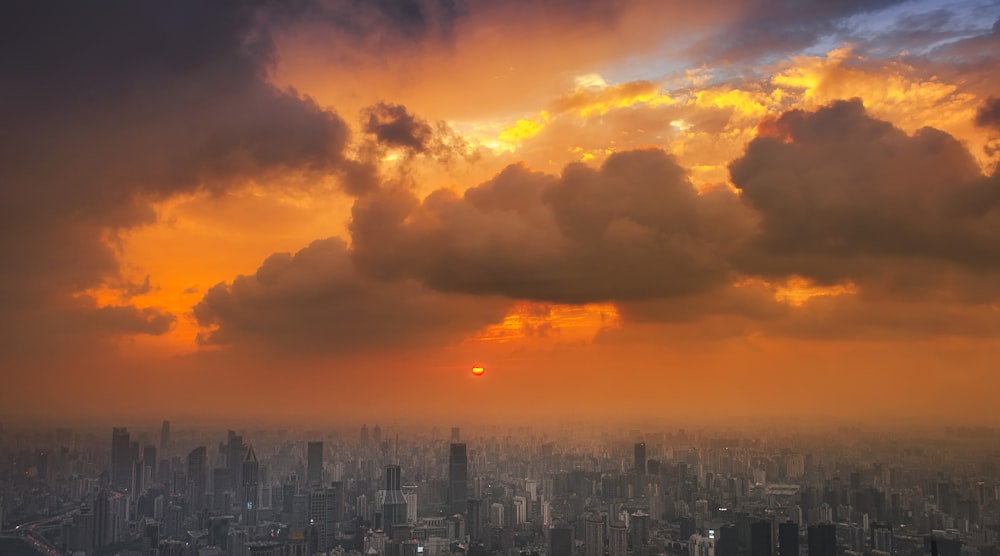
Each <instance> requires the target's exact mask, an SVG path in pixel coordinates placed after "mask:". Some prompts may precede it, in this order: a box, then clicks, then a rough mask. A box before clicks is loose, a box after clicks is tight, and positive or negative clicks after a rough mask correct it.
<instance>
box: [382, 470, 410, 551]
mask: <svg viewBox="0 0 1000 556" xmlns="http://www.w3.org/2000/svg"><path fill="white" fill-rule="evenodd" d="M400 475H401V471H400V468H399V466H398V465H387V466H385V500H383V502H382V530H383V531H385V533H386V535H387V536H389V537H391V536H392V530H393V528H394V527H395V526H397V525H405V524H406V499H404V498H403V490H402V486H403V485H402V483H401V482H400V480H401V477H400Z"/></svg>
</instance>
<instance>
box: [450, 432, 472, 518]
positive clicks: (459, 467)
mask: <svg viewBox="0 0 1000 556" xmlns="http://www.w3.org/2000/svg"><path fill="white" fill-rule="evenodd" d="M468 496H469V458H468V455H467V454H466V452H465V444H463V443H455V444H452V445H451V449H450V450H449V452H448V502H449V504H450V505H451V513H452V514H461V513H465V511H466V509H467V508H468Z"/></svg>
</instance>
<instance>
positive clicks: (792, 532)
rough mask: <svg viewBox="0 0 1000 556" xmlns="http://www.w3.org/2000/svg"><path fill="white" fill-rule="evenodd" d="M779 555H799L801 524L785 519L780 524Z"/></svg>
mask: <svg viewBox="0 0 1000 556" xmlns="http://www.w3.org/2000/svg"><path fill="white" fill-rule="evenodd" d="M778 556H799V524H798V523H795V522H794V521H785V522H784V523H779V524H778Z"/></svg>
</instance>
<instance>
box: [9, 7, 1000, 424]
mask: <svg viewBox="0 0 1000 556" xmlns="http://www.w3.org/2000/svg"><path fill="white" fill-rule="evenodd" d="M998 68H1000V2H996V1H981V0H969V1H956V2H934V1H906V0H904V1H896V0H877V1H861V0H847V1H843V2H826V1H820V0H802V1H800V2H786V1H784V0H745V1H741V2H733V1H722V0H718V1H716V0H705V1H702V2H674V1H667V2H664V1H640V0H636V1H629V0H615V1H610V2H608V1H598V0H593V1H590V0H584V1H577V0H540V1H535V0H532V1H529V0H504V1H486V0H398V1H391V0H385V1H372V2H351V1H347V0H328V1H324V2H305V1H301V2H299V1H293V2H239V3H237V2H227V1H221V2H189V1H183V0H182V1H175V2H104V1H98V2H86V3H80V2H5V3H3V4H2V5H0V122H2V126H0V187H2V190H0V260H2V261H3V264H2V267H0V378H2V385H3V387H2V388H0V408H2V410H0V420H7V421H18V420H53V421H58V420H61V421H73V420H107V421H116V422H125V421H130V420H131V421H136V420H148V421H153V420H156V419H161V418H171V419H174V420H178V419H189V420H192V421H195V420H199V419H201V420H217V421H225V420H227V419H233V420H235V419H240V420H243V421H245V420H247V419H259V420H261V421H262V422H265V421H268V420H271V421H273V422H276V421H301V422H309V423H338V422H374V421H379V420H381V422H383V423H392V422H397V423H410V422H421V421H426V422H443V423H455V424H459V423H463V422H465V423H490V422H495V423H521V422H528V421H535V422H571V421H577V420H580V421H586V420H605V421H622V420H628V419H644V420H649V421H660V422H667V421H670V420H675V421H677V420H683V421H686V422H699V421H703V422H721V423H725V422H736V421H738V420H739V419H742V418H746V417H752V418H762V419H773V420H776V421H778V422H782V421H783V422H786V423H800V422H811V421H822V420H841V421H859V422H864V421H868V422H876V421H878V422H890V421H891V422H908V423H927V424H930V423H987V424H1000V413H998V412H996V409H995V405H996V399H997V398H996V392H998V391H1000V363H998V362H1000V173H998V170H997V167H998V162H1000V71H998ZM476 365H481V366H483V367H484V368H485V370H486V372H485V373H484V374H483V375H482V376H473V375H472V373H471V368H472V367H473V366H476Z"/></svg>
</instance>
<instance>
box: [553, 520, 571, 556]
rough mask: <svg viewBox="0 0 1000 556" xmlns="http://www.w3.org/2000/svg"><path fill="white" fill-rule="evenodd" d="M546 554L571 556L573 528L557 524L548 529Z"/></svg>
mask: <svg viewBox="0 0 1000 556" xmlns="http://www.w3.org/2000/svg"><path fill="white" fill-rule="evenodd" d="M548 556H573V529H572V528H570V527H567V526H565V525H557V526H555V527H552V528H550V529H549V552H548Z"/></svg>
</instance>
